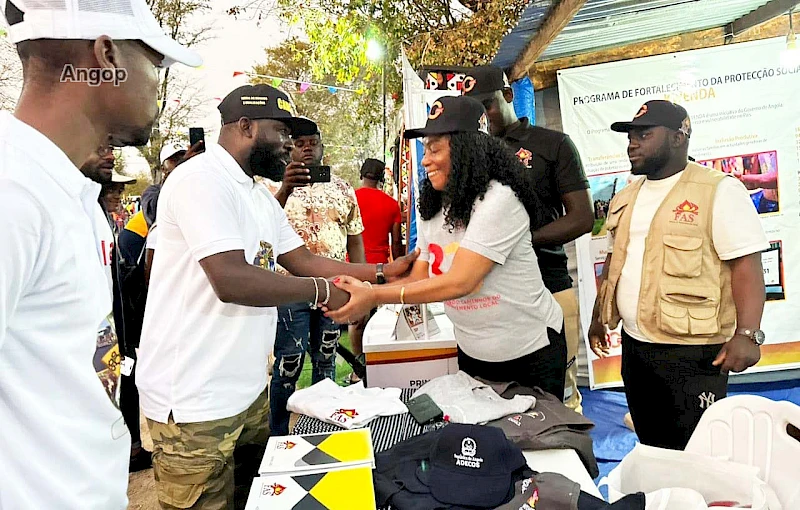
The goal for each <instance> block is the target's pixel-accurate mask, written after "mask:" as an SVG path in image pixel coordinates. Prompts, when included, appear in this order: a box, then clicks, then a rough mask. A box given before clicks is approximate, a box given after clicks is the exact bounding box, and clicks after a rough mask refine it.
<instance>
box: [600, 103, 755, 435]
mask: <svg viewBox="0 0 800 510" xmlns="http://www.w3.org/2000/svg"><path fill="white" fill-rule="evenodd" d="M611 129H612V130H614V131H617V132H622V133H627V134H628V157H629V159H630V162H631V172H632V173H633V174H634V175H636V176H642V177H640V178H638V179H636V180H634V181H633V182H631V183H630V184H629V185H628V186H626V187H625V188H624V189H623V190H622V191H621V192H620V193H619V194H617V196H616V197H614V199H613V200H612V202H611V204H610V207H609V211H608V218H607V220H606V227H607V229H608V232H609V248H608V257H607V258H606V262H605V266H604V270H603V277H602V282H601V287H600V292H599V293H598V297H597V301H596V303H595V309H594V314H593V317H592V323H591V326H590V329H589V340H590V344H591V347H592V350H593V351H594V352H595V354H597V355H598V356H600V357H604V356H607V355H608V352H609V341H608V336H607V335H606V329H605V328H606V326H608V327H609V328H611V329H614V328H616V327H617V326H618V325H619V323H620V322H622V324H623V330H622V379H623V381H624V383H625V394H626V396H627V399H628V406H629V408H630V411H631V416H632V418H633V423H634V426H635V428H636V433H637V435H638V436H639V440H640V441H641V442H642V443H643V444H647V445H651V446H658V447H662V448H673V449H683V448H684V447H685V446H686V443H687V442H688V440H689V437H690V436H691V434H692V432H693V431H694V429H695V427H696V426H697V422H698V421H699V420H700V417H701V415H702V414H703V412H704V411H705V409H707V408H708V407H709V406H710V405H711V404H713V403H714V402H715V401H716V400H719V399H721V398H724V397H725V395H726V393H727V386H728V372H730V371H733V372H741V371H743V370H745V369H747V368H748V367H751V366H753V365H755V364H756V363H757V362H758V360H759V359H760V357H761V352H760V347H759V346H760V345H761V344H763V342H764V334H763V332H761V331H760V330H759V328H760V324H761V315H762V312H763V309H764V299H765V290H764V273H763V271H762V268H761V255H760V252H761V251H763V250H765V249H767V248H769V243H768V242H767V239H766V236H765V235H764V231H763V229H762V228H761V223H760V220H759V218H758V214H757V213H756V211H755V209H754V208H753V204H752V201H751V200H750V198H749V196H748V194H747V191H746V190H745V188H744V186H743V185H742V184H741V183H740V182H739V181H738V180H736V179H734V178H729V177H727V176H726V175H725V174H723V173H721V172H719V171H716V170H713V169H711V168H707V167H704V166H701V165H698V164H696V163H693V162H689V161H688V147H689V138H690V136H691V132H692V128H691V122H690V120H689V116H688V114H687V113H686V110H685V109H684V108H683V107H681V106H679V105H676V104H674V103H671V102H669V101H649V102H648V103H646V104H644V105H643V106H642V107H641V108H640V110H639V112H638V113H637V114H636V116H635V117H634V119H633V121H631V122H616V123H614V124H612V126H611Z"/></svg>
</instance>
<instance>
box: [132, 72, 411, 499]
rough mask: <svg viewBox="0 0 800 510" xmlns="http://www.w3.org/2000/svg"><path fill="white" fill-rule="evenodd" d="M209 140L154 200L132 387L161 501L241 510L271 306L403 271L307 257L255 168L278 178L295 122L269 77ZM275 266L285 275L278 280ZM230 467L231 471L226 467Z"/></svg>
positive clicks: (235, 99)
mask: <svg viewBox="0 0 800 510" xmlns="http://www.w3.org/2000/svg"><path fill="white" fill-rule="evenodd" d="M219 110H220V113H221V115H222V124H223V125H222V128H221V130H220V136H219V144H209V145H208V147H207V148H206V151H205V152H204V153H203V154H200V155H198V156H195V157H194V158H192V159H191V160H189V161H187V162H186V163H183V164H182V165H181V169H180V171H178V172H175V173H174V174H172V175H171V176H170V178H169V180H168V181H167V182H166V183H165V184H164V187H163V188H162V190H161V194H160V196H159V204H158V212H157V218H156V223H157V224H158V250H157V252H158V254H157V256H156V257H155V258H154V260H153V267H152V273H151V275H150V288H149V291H148V295H147V306H146V309H145V317H144V326H143V329H142V338H141V343H140V347H139V368H138V373H137V385H138V387H139V393H140V398H141V404H142V410H143V412H144V414H145V416H146V417H147V421H148V425H149V428H150V434H151V436H152V438H153V467H154V474H155V478H156V486H157V489H158V498H159V501H160V503H161V506H162V508H168V509H173V508H194V509H223V508H232V507H234V504H235V507H236V508H244V504H245V502H246V499H247V493H248V491H249V487H250V485H251V483H252V479H253V476H255V475H256V474H257V469H258V464H259V462H260V460H261V456H262V455H263V452H264V447H265V446H266V441H267V436H268V416H267V414H268V411H269V403H268V399H267V393H266V389H267V363H268V357H269V354H270V352H271V351H272V347H273V344H274V342H275V332H276V326H277V310H276V308H275V307H276V306H277V305H282V304H288V303H297V302H308V303H312V304H314V305H316V304H326V306H328V307H329V308H331V309H336V308H339V307H340V306H342V305H344V304H345V303H346V302H347V299H348V295H347V293H345V292H343V291H339V290H338V289H336V287H335V286H334V285H333V284H332V283H330V282H328V281H327V280H325V278H327V277H333V276H336V275H339V274H349V275H351V276H353V277H356V278H358V279H360V280H369V281H371V282H375V283H377V281H378V280H383V278H384V276H385V277H387V278H392V277H397V276H400V275H402V274H404V273H405V272H406V271H407V269H408V267H409V266H410V265H411V263H412V262H413V260H414V259H415V258H416V255H415V254H412V255H410V256H406V257H404V258H402V259H398V260H397V261H395V262H393V263H392V264H389V265H387V266H386V269H385V275H384V274H380V273H378V272H377V267H376V266H375V265H368V264H346V263H343V262H339V261H336V260H332V259H327V258H324V257H318V256H315V255H312V254H311V252H309V251H308V249H307V248H306V247H305V245H304V243H303V240H302V239H301V238H300V237H299V236H298V235H297V234H296V233H295V231H294V229H292V227H291V225H290V224H289V222H288V221H287V219H286V215H285V214H284V212H283V209H282V208H281V206H280V204H279V203H278V201H277V200H275V198H273V196H272V194H271V193H270V192H269V190H267V188H266V187H265V186H264V185H263V184H261V183H258V182H256V181H255V180H254V176H261V177H266V178H268V179H270V180H273V181H280V180H281V179H282V178H283V172H284V170H285V167H286V164H287V161H288V160H289V151H290V149H291V147H292V142H291V138H290V135H291V132H292V130H296V129H299V128H305V129H304V131H307V130H308V129H309V128H311V129H316V125H314V123H313V122H311V121H310V120H308V119H303V118H298V117H294V116H293V113H292V106H291V104H290V103H289V98H288V96H287V95H286V94H284V93H283V92H281V91H279V90H277V89H275V88H273V87H270V86H268V85H245V86H242V87H239V88H237V89H236V90H234V91H233V92H231V93H230V94H228V96H227V97H225V99H223V100H222V102H221V103H220V105H219ZM276 262H277V263H279V264H280V265H281V266H282V267H284V268H286V269H287V270H288V271H289V272H291V274H293V275H298V276H306V277H307V276H311V275H317V276H321V277H323V278H302V277H294V276H283V275H281V274H279V273H277V272H275V271H274V269H275V265H276ZM234 472H235V475H234Z"/></svg>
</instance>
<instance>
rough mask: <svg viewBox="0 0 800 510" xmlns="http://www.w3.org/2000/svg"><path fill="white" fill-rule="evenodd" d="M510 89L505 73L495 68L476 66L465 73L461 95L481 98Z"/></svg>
mask: <svg viewBox="0 0 800 510" xmlns="http://www.w3.org/2000/svg"><path fill="white" fill-rule="evenodd" d="M507 88H511V85H509V83H508V77H506V73H504V72H503V70H502V69H501V68H499V67H497V66H477V67H473V68H472V69H470V70H469V71H467V72H466V73H465V76H464V81H463V82H462V85H461V93H462V94H464V95H465V96H470V97H478V98H483V97H485V96H488V95H490V94H494V93H495V92H497V91H498V90H505V89H507Z"/></svg>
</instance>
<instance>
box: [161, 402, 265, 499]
mask: <svg viewBox="0 0 800 510" xmlns="http://www.w3.org/2000/svg"><path fill="white" fill-rule="evenodd" d="M268 413H269V400H268V398H267V390H264V392H263V393H262V394H261V395H259V397H258V398H257V399H256V401H255V402H253V404H252V405H251V406H250V408H248V409H247V410H246V411H244V412H242V413H239V414H237V415H236V416H232V417H230V418H223V419H221V420H214V421H207V422H199V423H175V421H174V420H173V419H172V414H170V416H169V420H168V423H159V422H156V421H153V420H150V419H148V420H147V424H148V426H149V427H150V435H151V436H152V437H153V474H154V475H155V479H156V489H157V491H158V501H159V503H160V504H161V508H164V509H167V510H174V509H185V508H193V509H200V510H229V509H237V510H238V509H243V508H244V507H245V503H246V502H247V495H248V492H249V491H250V485H251V484H252V481H253V478H254V477H255V476H257V475H258V466H259V464H260V462H261V458H262V457H263V455H264V449H265V448H266V444H267V438H268V437H269V417H268Z"/></svg>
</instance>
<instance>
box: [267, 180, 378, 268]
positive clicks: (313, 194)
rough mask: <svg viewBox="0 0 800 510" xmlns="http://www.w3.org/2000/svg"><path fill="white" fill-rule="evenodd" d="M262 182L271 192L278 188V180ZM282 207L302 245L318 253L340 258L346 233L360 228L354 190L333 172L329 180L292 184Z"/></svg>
mask: <svg viewBox="0 0 800 510" xmlns="http://www.w3.org/2000/svg"><path fill="white" fill-rule="evenodd" d="M264 184H266V185H267V187H268V188H269V190H270V191H271V192H272V194H273V195H274V194H275V193H277V192H278V190H279V189H280V183H276V182H272V181H268V180H265V181H264ZM284 211H285V212H286V217H287V218H288V219H289V223H291V225H292V227H293V228H294V230H295V232H297V233H298V235H300V237H302V238H303V241H305V243H306V247H308V249H309V250H311V253H313V254H315V255H319V256H322V257H326V258H330V259H335V260H339V261H344V260H345V257H346V256H347V236H355V235H359V234H361V233H362V232H363V231H364V225H363V223H362V222H361V212H360V211H359V209H358V201H357V200H356V192H355V190H354V189H353V187H352V186H350V184H348V183H347V181H345V180H344V179H341V178H340V177H336V176H335V175H332V176H331V182H318V183H315V184H312V185H311V186H306V187H302V188H295V189H294V190H293V191H292V194H291V195H289V199H288V200H287V201H286V207H284Z"/></svg>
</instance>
